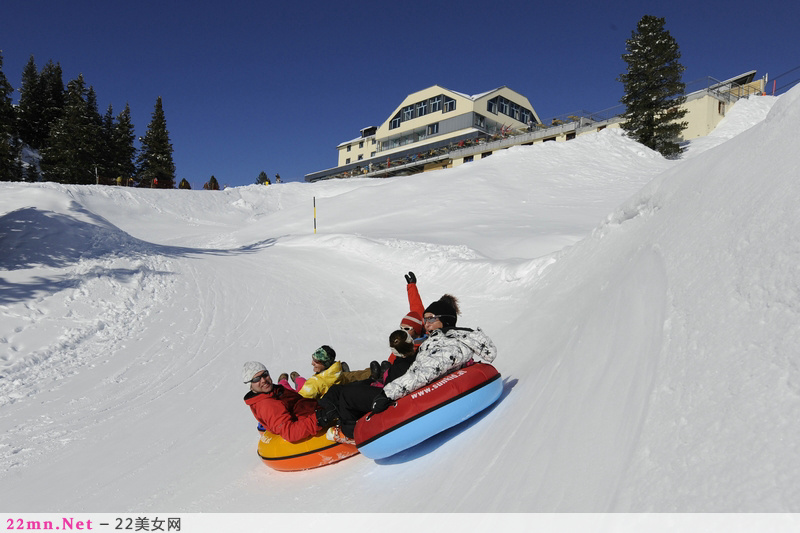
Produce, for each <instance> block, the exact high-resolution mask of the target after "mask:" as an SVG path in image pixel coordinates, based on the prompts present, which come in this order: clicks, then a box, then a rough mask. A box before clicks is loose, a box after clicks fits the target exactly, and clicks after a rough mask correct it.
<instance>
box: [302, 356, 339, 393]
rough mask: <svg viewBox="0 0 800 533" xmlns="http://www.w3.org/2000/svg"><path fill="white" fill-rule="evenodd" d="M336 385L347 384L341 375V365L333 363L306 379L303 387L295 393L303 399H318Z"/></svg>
mask: <svg viewBox="0 0 800 533" xmlns="http://www.w3.org/2000/svg"><path fill="white" fill-rule="evenodd" d="M337 383H347V380H346V379H345V376H344V375H343V373H342V364H341V363H340V362H339V361H335V362H334V363H333V364H332V365H331V366H329V367H328V368H326V369H325V370H323V371H322V372H319V373H318V374H314V375H313V376H311V377H310V378H308V379H307V380H306V382H305V384H304V385H303V387H302V388H301V389H300V390H299V391H297V392H299V393H300V396H303V397H305V398H319V397H321V396H322V395H323V394H325V393H326V392H328V389H329V388H330V387H331V385H335V384H337Z"/></svg>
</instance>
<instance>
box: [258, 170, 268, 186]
mask: <svg viewBox="0 0 800 533" xmlns="http://www.w3.org/2000/svg"><path fill="white" fill-rule="evenodd" d="M269 184H270V181H269V176H267V173H266V172H264V171H263V170H262V171H261V172H259V174H258V177H257V178H256V185H269Z"/></svg>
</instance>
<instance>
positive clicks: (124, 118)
mask: <svg viewBox="0 0 800 533" xmlns="http://www.w3.org/2000/svg"><path fill="white" fill-rule="evenodd" d="M135 140H136V134H135V133H134V128H133V123H132V122H131V108H130V106H129V105H128V104H125V110H124V111H122V113H120V114H119V115H117V120H116V124H114V126H113V132H112V134H111V142H110V144H111V153H112V155H111V168H110V171H109V172H110V175H111V176H114V177H121V178H122V184H123V185H127V184H128V181H129V180H131V179H133V178H134V176H135V175H136V163H135V160H136V147H135V146H134V141H135Z"/></svg>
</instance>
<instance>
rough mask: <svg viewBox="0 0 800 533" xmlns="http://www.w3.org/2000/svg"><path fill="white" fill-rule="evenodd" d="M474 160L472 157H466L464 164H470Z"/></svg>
mask: <svg viewBox="0 0 800 533" xmlns="http://www.w3.org/2000/svg"><path fill="white" fill-rule="evenodd" d="M474 160H475V156H474V155H468V156H466V157H465V158H464V163H472V162H473V161H474Z"/></svg>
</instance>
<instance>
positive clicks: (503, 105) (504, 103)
mask: <svg viewBox="0 0 800 533" xmlns="http://www.w3.org/2000/svg"><path fill="white" fill-rule="evenodd" d="M498 103H499V105H500V112H501V113H502V114H504V115H508V100H506V99H505V98H503V97H502V96H501V97H500V98H499V102H498Z"/></svg>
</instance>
